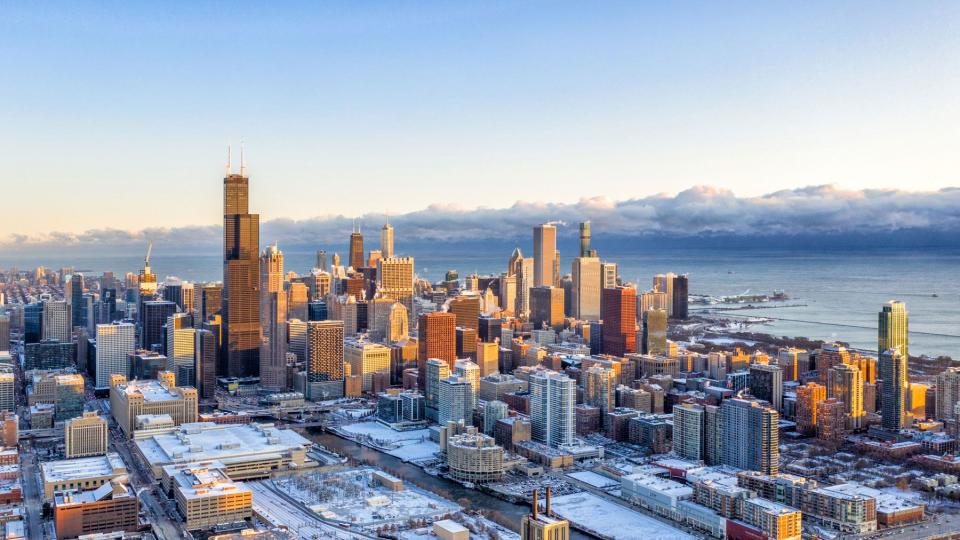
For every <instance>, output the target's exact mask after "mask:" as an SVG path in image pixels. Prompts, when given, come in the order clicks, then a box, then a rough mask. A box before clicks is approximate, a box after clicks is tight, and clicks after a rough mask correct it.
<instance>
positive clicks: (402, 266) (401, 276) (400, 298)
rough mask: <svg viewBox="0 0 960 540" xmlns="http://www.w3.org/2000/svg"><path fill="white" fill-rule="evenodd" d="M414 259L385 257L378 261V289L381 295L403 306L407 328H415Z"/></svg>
mask: <svg viewBox="0 0 960 540" xmlns="http://www.w3.org/2000/svg"><path fill="white" fill-rule="evenodd" d="M413 269H414V262H413V257H384V258H383V259H380V260H379V261H377V288H378V289H379V291H380V294H382V295H383V296H385V297H387V298H391V299H393V300H394V301H396V302H399V303H401V304H403V307H405V308H406V309H407V326H408V327H410V328H413V327H414V324H415V322H416V314H415V313H414V304H413V296H414V290H413Z"/></svg>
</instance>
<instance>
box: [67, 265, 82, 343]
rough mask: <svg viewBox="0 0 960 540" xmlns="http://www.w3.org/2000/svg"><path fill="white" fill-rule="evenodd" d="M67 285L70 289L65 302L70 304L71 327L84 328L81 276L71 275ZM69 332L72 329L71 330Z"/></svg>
mask: <svg viewBox="0 0 960 540" xmlns="http://www.w3.org/2000/svg"><path fill="white" fill-rule="evenodd" d="M68 285H69V287H70V294H69V295H68V296H67V300H68V302H69V304H70V317H71V319H72V324H73V326H86V325H87V317H86V310H85V309H84V306H85V304H84V301H83V274H78V273H74V274H71V275H70V281H69V283H68ZM71 330H73V329H72V328H71Z"/></svg>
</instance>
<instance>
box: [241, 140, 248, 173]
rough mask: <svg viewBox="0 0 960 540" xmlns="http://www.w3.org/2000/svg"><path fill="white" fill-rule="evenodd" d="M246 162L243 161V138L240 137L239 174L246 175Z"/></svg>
mask: <svg viewBox="0 0 960 540" xmlns="http://www.w3.org/2000/svg"><path fill="white" fill-rule="evenodd" d="M246 170H247V164H246V163H245V162H244V161H243V139H240V176H246Z"/></svg>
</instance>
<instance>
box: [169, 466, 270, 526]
mask: <svg viewBox="0 0 960 540" xmlns="http://www.w3.org/2000/svg"><path fill="white" fill-rule="evenodd" d="M172 480H173V496H174V500H175V501H176V503H177V510H178V511H179V512H180V516H181V517H182V518H183V528H184V529H186V530H188V531H195V530H205V529H210V528H213V527H215V526H217V525H225V524H230V523H238V522H241V521H244V520H247V519H250V517H252V516H253V491H251V490H250V488H248V487H247V486H245V485H243V484H242V483H240V482H234V481H232V480H230V477H229V476H227V473H225V472H224V471H223V470H221V469H208V468H204V467H200V466H195V467H187V468H184V469H182V470H180V471H178V472H177V474H176V475H174V476H173V478H172Z"/></svg>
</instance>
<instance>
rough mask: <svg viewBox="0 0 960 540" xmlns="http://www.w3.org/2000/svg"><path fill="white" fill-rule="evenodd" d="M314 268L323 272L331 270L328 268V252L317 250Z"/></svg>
mask: <svg viewBox="0 0 960 540" xmlns="http://www.w3.org/2000/svg"><path fill="white" fill-rule="evenodd" d="M314 266H316V268H319V269H320V270H321V271H323V272H327V271H328V270H330V268H329V267H328V266H327V252H326V251H325V250H322V249H321V250H317V260H316V263H315V265H314Z"/></svg>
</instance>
